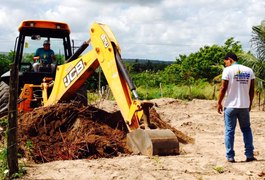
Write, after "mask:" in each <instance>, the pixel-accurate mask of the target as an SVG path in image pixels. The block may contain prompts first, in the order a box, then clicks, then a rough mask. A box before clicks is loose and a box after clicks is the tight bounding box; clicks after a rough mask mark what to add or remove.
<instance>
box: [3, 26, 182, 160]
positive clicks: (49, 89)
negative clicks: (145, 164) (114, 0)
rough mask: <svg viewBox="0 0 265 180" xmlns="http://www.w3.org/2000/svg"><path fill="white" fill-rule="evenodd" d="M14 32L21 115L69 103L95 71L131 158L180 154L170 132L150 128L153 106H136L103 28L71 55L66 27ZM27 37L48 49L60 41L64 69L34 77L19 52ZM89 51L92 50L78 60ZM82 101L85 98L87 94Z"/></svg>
mask: <svg viewBox="0 0 265 180" xmlns="http://www.w3.org/2000/svg"><path fill="white" fill-rule="evenodd" d="M19 32H20V35H19V37H18V38H17V39H18V41H17V43H16V44H17V47H16V49H17V50H16V58H15V61H16V62H17V64H18V66H19V73H20V74H19V86H20V87H21V89H22V90H21V92H20V95H19V100H18V110H19V111H20V112H27V111H31V110H32V109H33V108H34V107H38V106H50V105H53V104H56V103H58V102H65V101H69V100H70V99H72V97H75V96H76V92H78V91H79V90H80V89H82V86H83V84H84V83H85V82H86V80H87V79H88V78H89V77H90V76H91V75H92V74H93V73H94V72H95V70H96V69H97V68H98V67H101V69H102V71H103V73H104V75H105V77H106V80H107V82H108V85H109V87H110V89H111V91H112V94H113V96H114V98H115V100H116V102H117V104H118V107H119V109H120V112H121V114H122V116H123V119H124V122H125V124H126V125H127V128H128V132H129V133H128V134H127V144H128V146H129V147H130V148H131V149H132V150H133V152H134V153H140V154H144V155H148V156H152V155H175V154H179V142H178V139H177V137H176V136H175V134H174V133H173V132H172V131H170V130H169V129H150V128H149V124H150V123H149V122H150V119H149V118H150V117H149V109H150V107H151V106H152V104H151V103H149V102H144V101H140V100H139V97H138V94H137V92H136V88H135V86H134V85H133V83H132V80H131V78H130V76H129V74H128V72H127V70H126V69H125V66H124V64H123V61H122V59H121V49H120V46H119V44H118V42H117V40H116V38H115V36H114V35H113V33H112V31H111V30H110V28H109V27H108V26H107V25H104V24H100V23H93V24H92V26H91V27H90V29H89V32H90V39H89V40H87V41H86V42H84V43H83V45H82V46H81V47H80V48H79V49H78V50H77V51H76V52H75V53H74V54H72V48H71V43H70V38H69V34H70V29H69V27H68V25H67V24H66V23H61V22H53V21H23V22H22V23H21V25H20V26H19ZM26 37H30V39H31V40H32V39H33V40H35V39H40V38H45V39H47V40H49V41H51V40H53V39H55V40H53V42H54V43H53V47H55V43H56V42H57V41H60V42H61V43H62V45H63V49H64V54H65V59H66V61H65V63H64V64H61V65H57V66H56V70H55V72H52V71H47V70H45V72H33V70H32V65H31V63H29V62H27V63H25V62H23V58H24V56H22V54H23V49H24V46H25V44H26V43H28V42H26V40H25V38H26ZM89 45H90V47H91V50H90V51H88V52H87V53H84V54H82V53H83V52H84V51H85V49H86V48H87V47H88V46H89ZM27 46H28V44H27ZM27 48H28V47H27ZM25 66H26V67H25ZM22 67H23V68H22ZM8 77H9V73H5V74H4V75H2V77H1V80H2V81H3V83H5V84H8V79H9V78H8ZM85 92H86V91H85ZM131 94H132V95H133V97H134V98H132V96H131ZM83 95H84V96H86V93H85V94H83ZM141 120H144V122H145V123H144V124H145V126H144V127H142V126H141V127H140V121H141Z"/></svg>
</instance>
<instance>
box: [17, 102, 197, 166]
mask: <svg viewBox="0 0 265 180" xmlns="http://www.w3.org/2000/svg"><path fill="white" fill-rule="evenodd" d="M150 116H151V122H152V123H153V124H155V126H156V127H158V128H160V129H171V130H172V131H173V132H174V133H175V134H176V136H177V137H178V139H179V141H180V142H181V143H185V144H186V143H192V142H193V141H194V140H193V139H192V138H190V137H188V136H186V135H185V134H184V133H182V132H180V131H178V130H177V129H175V128H173V127H171V126H170V125H169V124H168V123H166V122H165V121H163V120H161V118H160V116H159V114H158V113H157V112H156V110H155V109H154V108H152V109H151V110H150ZM18 127H19V128H18V140H19V152H20V154H22V155H23V156H25V157H26V158H27V159H28V160H33V161H34V162H35V163H45V162H51V161H56V160H74V159H97V158H103V157H104V158H110V157H115V156H118V155H120V154H131V152H130V150H129V149H128V147H127V146H126V133H127V129H126V126H125V124H124V121H123V119H122V116H121V114H120V112H119V111H114V112H112V113H109V112H106V111H104V110H102V109H99V108H96V107H94V106H86V107H83V106H80V105H79V104H78V103H74V102H73V103H68V104H57V105H54V106H50V107H45V108H38V109H35V110H33V111H32V112H30V113H26V114H21V115H20V116H19V120H18Z"/></svg>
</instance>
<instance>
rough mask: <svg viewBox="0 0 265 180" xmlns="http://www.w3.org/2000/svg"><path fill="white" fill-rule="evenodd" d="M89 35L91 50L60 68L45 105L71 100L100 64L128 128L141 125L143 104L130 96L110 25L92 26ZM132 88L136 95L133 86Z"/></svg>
mask: <svg viewBox="0 0 265 180" xmlns="http://www.w3.org/2000/svg"><path fill="white" fill-rule="evenodd" d="M90 37H91V40H90V41H88V42H90V43H91V45H92V50H91V51H89V52H88V53H86V54H85V55H82V56H80V57H78V58H77V59H75V60H73V61H70V62H68V63H66V64H63V65H60V66H58V67H57V70H56V76H55V81H54V84H53V87H54V88H53V90H52V92H51V94H50V96H49V98H48V99H47V100H44V101H43V102H44V106H49V105H52V104H56V103H57V102H59V101H64V100H67V99H69V98H70V97H71V96H73V95H74V94H75V92H76V91H77V90H78V89H79V88H80V87H81V86H82V85H83V84H84V83H85V81H86V80H87V79H88V78H89V77H90V76H91V75H92V74H93V73H94V71H95V70H96V69H97V68H98V67H99V66H100V67H101V68H102V71H103V73H104V75H105V77H106V80H107V81H108V85H109V87H110V89H111V91H112V93H113V96H114V98H115V100H116V102H117V104H118V106H119V107H120V110H121V114H122V116H123V118H124V120H125V122H126V124H127V125H128V130H129V131H131V130H134V129H137V128H139V123H138V122H139V120H140V119H141V117H142V115H143V111H142V108H141V103H140V101H139V100H137V99H136V100H132V98H131V91H130V89H129V87H128V85H127V84H128V83H127V82H126V79H125V78H127V81H130V82H129V84H132V83H131V80H130V78H129V76H128V74H125V75H124V73H126V69H125V68H124V66H122V64H121V63H122V61H121V58H120V47H119V44H118V43H117V40H116V38H115V37H114V35H113V33H112V32H111V30H110V29H109V28H108V26H106V25H103V24H98V23H94V24H93V25H92V27H91V29H90ZM117 61H118V62H117ZM122 73H123V74H122ZM128 79H129V80H128ZM132 91H133V93H134V94H136V92H135V88H134V87H132ZM136 96H137V95H136ZM136 98H138V97H136Z"/></svg>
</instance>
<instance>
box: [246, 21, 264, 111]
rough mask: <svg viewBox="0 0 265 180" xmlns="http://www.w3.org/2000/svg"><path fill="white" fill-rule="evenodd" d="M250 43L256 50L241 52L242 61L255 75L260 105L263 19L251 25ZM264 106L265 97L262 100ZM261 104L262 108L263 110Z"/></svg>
mask: <svg viewBox="0 0 265 180" xmlns="http://www.w3.org/2000/svg"><path fill="white" fill-rule="evenodd" d="M251 45H252V47H254V50H255V51H256V57H255V55H253V54H251V53H250V52H248V53H242V54H241V59H242V63H243V64H245V65H246V66H248V67H251V68H252V69H253V71H254V72H255V76H256V89H255V90H256V93H257V94H258V100H259V105H261V96H262V94H264V92H265V20H263V21H262V22H261V24H260V25H257V26H253V27H252V38H251ZM263 101H264V102H263V104H264V106H265V97H264V100H263ZM264 106H263V110H264Z"/></svg>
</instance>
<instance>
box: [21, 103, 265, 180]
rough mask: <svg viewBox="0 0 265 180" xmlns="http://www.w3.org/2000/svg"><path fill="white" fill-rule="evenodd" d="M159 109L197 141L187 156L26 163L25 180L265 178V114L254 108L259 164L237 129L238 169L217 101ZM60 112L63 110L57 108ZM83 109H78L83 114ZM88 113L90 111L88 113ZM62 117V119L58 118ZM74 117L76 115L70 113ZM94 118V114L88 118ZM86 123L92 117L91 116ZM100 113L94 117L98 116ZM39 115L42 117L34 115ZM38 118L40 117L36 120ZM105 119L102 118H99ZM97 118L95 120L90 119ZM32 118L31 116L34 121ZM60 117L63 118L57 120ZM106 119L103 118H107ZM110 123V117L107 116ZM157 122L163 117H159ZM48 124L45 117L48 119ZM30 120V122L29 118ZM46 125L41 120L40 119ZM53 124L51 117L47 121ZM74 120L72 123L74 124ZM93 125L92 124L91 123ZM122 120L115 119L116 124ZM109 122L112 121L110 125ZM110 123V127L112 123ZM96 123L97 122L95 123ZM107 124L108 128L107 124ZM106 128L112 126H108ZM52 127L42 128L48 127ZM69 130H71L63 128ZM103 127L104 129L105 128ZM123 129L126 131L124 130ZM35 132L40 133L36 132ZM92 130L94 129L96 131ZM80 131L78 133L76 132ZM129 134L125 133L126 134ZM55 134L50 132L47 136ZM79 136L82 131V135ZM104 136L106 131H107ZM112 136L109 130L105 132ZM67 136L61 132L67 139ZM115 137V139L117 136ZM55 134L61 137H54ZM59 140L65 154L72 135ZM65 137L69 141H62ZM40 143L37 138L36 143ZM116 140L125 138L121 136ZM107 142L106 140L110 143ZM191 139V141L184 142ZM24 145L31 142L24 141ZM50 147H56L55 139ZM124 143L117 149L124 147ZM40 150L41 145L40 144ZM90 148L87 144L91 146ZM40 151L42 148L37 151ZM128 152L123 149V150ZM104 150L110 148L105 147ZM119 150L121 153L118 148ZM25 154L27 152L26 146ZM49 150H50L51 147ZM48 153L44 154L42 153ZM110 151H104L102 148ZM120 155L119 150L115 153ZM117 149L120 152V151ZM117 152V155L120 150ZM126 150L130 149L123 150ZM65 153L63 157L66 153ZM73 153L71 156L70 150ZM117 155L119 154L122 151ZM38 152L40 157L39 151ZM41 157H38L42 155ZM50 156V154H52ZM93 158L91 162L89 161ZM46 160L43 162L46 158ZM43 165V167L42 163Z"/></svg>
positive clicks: (184, 148)
mask: <svg viewBox="0 0 265 180" xmlns="http://www.w3.org/2000/svg"><path fill="white" fill-rule="evenodd" d="M152 102H154V103H155V104H156V106H155V107H154V109H155V111H156V113H157V114H159V117H160V119H162V120H163V121H164V122H166V124H169V125H170V126H171V127H173V128H176V129H177V130H178V131H181V132H182V133H183V134H184V135H185V137H186V136H187V135H188V136H189V137H192V138H194V139H195V141H194V143H186V144H184V143H180V151H181V154H180V155H177V156H155V157H151V158H150V157H147V156H143V155H133V154H126V152H125V153H118V152H117V155H118V156H115V157H112V158H97V159H86V158H85V159H78V160H59V161H52V162H48V163H39V164H36V163H29V162H27V161H26V165H27V166H26V170H27V174H26V176H24V177H23V179H27V180H28V179H100V180H101V179H104V180H105V179H107V180H110V179H111V180H112V179H126V180H127V179H129V180H135V179H137V180H141V179H151V180H154V179H163V180H164V179H168V180H171V179H195V180H198V179H220V180H221V179H235V180H237V179H238V180H241V179H258V180H259V179H261V180H264V178H265V141H264V126H265V112H264V111H261V110H259V109H258V108H257V107H254V108H253V109H252V111H251V114H250V115H251V127H252V131H253V137H254V147H255V151H254V152H255V156H256V158H257V159H258V160H257V161H254V162H245V158H246V157H245V155H244V143H243V138H242V133H241V131H240V129H239V127H238V126H237V128H236V133H235V144H234V148H235V152H236V156H235V159H236V163H228V162H227V161H226V158H225V147H224V122H223V115H220V114H218V113H217V111H216V104H217V102H216V101H209V100H196V99H195V100H192V101H190V102H185V101H180V100H177V99H171V98H161V99H154V100H152ZM94 107H97V108H98V109H104V110H105V111H106V112H105V113H109V114H112V115H113V114H115V112H117V109H118V107H117V104H116V103H115V102H114V101H105V100H104V101H100V102H98V103H96V104H94ZM55 108H56V110H57V111H58V112H59V109H60V108H59V107H55ZM82 109H83V108H81V107H80V108H77V110H76V112H79V111H80V110H82ZM83 110H84V111H85V109H83ZM38 111H39V114H40V115H38V116H40V117H41V116H42V115H43V114H44V113H43V111H48V109H47V110H46V109H43V110H38ZM57 111H56V113H57ZM69 111H70V112H71V111H72V110H69ZM70 112H69V113H68V114H67V110H64V113H65V116H63V115H61V117H63V118H58V119H59V120H61V119H65V118H69V117H70V115H71V113H70ZM88 112H89V113H88ZM88 112H87V113H86V115H84V116H85V117H86V118H88V117H91V116H89V114H90V113H91V111H88ZM92 112H94V111H92ZM34 113H36V112H34ZM34 113H33V114H32V116H36V115H35V114H34ZM80 114H82V112H81V113H77V118H76V119H79V120H76V122H79V123H80V122H81V120H82V117H83V116H81V115H80ZM99 114H100V113H99ZM90 115H91V114H90ZM28 117H30V116H28ZM56 117H57V116H56ZM101 117H102V116H101ZM107 117H109V116H107ZM155 117H157V116H155ZM42 118H43V117H42ZM29 119H30V118H29ZM40 119H41V118H40ZM48 119H49V120H51V118H48V117H47V120H48ZM70 119H71V118H70ZM89 119H92V118H89ZM114 119H116V118H111V121H112V120H114ZM106 121H107V120H106ZM106 121H105V122H106ZM94 122H95V120H94ZM102 123H103V122H102ZM103 124H106V123H103ZM45 126H47V125H44V124H43V125H42V126H41V125H40V127H45ZM63 127H68V126H63ZM73 127H79V128H78V130H80V132H82V131H83V132H84V130H82V127H81V126H78V123H76V125H75V126H73ZM100 127H102V126H100ZM121 127H122V126H121ZM34 128H35V127H34ZM90 128H91V127H90ZM72 129H77V128H72ZM117 129H119V128H116V126H112V133H113V132H115V133H117V131H118V130H117ZM122 131H123V130H122ZM44 132H46V133H47V132H50V131H44ZM77 132H78V131H76V133H77ZM88 132H89V131H87V130H86V131H85V133H82V135H80V134H77V135H75V137H81V136H82V137H83V138H81V139H79V140H80V141H82V140H84V139H86V138H85V137H88V136H87V135H86V133H88ZM101 132H102V131H101ZM104 132H106V130H104ZM63 133H65V132H64V131H62V130H61V134H63ZM112 133H111V135H112ZM53 134H56V133H55V132H53ZM61 134H60V133H57V134H56V137H54V136H51V139H52V138H57V139H58V141H54V143H58V144H61V146H62V149H61V150H60V151H63V148H65V147H67V146H64V144H65V143H64V142H62V140H60V139H66V135H65V136H62V135H61ZM62 137H64V138H62ZM36 138H37V137H36ZM116 138H121V136H120V135H118V137H116ZM104 139H105V138H104ZM183 139H189V138H183ZM23 141H24V142H25V141H26V139H25V140H23ZM49 141H52V140H50V139H49ZM121 142H122V141H119V140H118V142H116V141H115V143H117V144H120V143H121ZM37 144H38V143H37ZM85 144H87V142H86V143H85ZM35 146H36V145H35ZM121 146H122V145H121ZM103 147H104V146H103ZM115 147H118V145H116V146H115ZM24 148H25V146H24ZM46 148H48V147H46ZM40 149H41V152H42V153H44V150H42V149H44V148H42V147H40ZM102 149H103V151H104V148H102ZM113 149H115V148H113ZM116 149H117V148H116ZM116 149H115V150H116ZM123 150H124V149H123ZM50 151H51V152H50V154H54V153H53V152H55V151H54V150H50ZM60 151H59V152H60ZM64 151H65V152H69V151H68V150H64ZM116 151H117V150H116ZM36 152H38V151H36ZM36 154H37V153H36ZM47 154H49V152H47ZM88 158H89V157H88ZM40 159H41V158H40ZM39 162H42V160H40V161H39Z"/></svg>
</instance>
